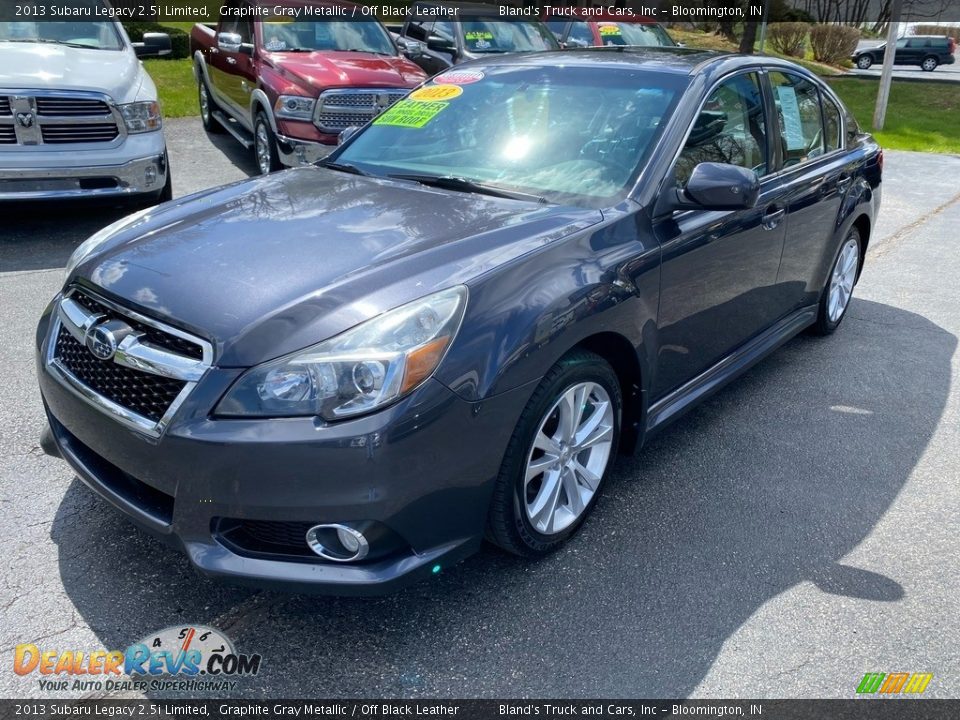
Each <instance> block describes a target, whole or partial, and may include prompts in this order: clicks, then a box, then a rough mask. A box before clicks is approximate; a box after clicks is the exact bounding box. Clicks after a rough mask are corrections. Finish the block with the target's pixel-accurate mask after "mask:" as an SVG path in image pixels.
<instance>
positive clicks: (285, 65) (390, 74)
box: [270, 51, 426, 89]
mask: <svg viewBox="0 0 960 720" xmlns="http://www.w3.org/2000/svg"><path fill="white" fill-rule="evenodd" d="M270 62H271V63H272V64H273V65H274V67H276V68H277V69H278V70H280V71H281V72H283V73H285V74H287V75H290V76H293V77H294V78H296V79H300V80H304V81H306V82H307V83H308V84H309V85H310V86H312V87H317V88H324V89H326V88H335V87H353V86H359V87H402V88H412V87H415V86H416V85H419V84H420V83H421V82H423V81H424V80H425V79H426V75H425V74H424V72H423V71H422V70H421V69H420V68H419V67H417V66H416V65H414V64H413V63H412V62H410V61H409V60H407V59H406V58H403V57H391V56H389V55H374V54H372V53H362V52H330V51H323V52H311V53H273V54H272V55H271V56H270Z"/></svg>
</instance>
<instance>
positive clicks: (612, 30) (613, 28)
mask: <svg viewBox="0 0 960 720" xmlns="http://www.w3.org/2000/svg"><path fill="white" fill-rule="evenodd" d="M622 34H623V33H622V32H621V31H620V26H619V25H601V26H600V35H622Z"/></svg>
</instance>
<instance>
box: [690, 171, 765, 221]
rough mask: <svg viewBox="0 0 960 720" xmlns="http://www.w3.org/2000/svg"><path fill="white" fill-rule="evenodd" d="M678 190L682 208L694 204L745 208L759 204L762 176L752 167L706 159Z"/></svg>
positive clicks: (717, 207)
mask: <svg viewBox="0 0 960 720" xmlns="http://www.w3.org/2000/svg"><path fill="white" fill-rule="evenodd" d="M677 194H678V196H679V199H680V203H679V204H680V205H681V207H683V208H689V207H690V206H691V204H693V205H694V206H695V207H700V208H704V209H707V210H745V209H747V208H752V207H753V206H754V205H756V204H757V198H758V197H759V196H760V178H759V177H757V174H756V173H755V172H754V171H753V170H748V169H747V168H742V167H739V166H737V165H727V164H726V163H713V162H703V163H700V164H699V165H697V166H696V167H695V168H694V169H693V172H692V173H691V174H690V179H689V180H688V181H687V185H686V187H685V188H683V190H681V191H678V193H677ZM684 201H687V202H686V203H684Z"/></svg>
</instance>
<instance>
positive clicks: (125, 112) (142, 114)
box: [118, 100, 163, 135]
mask: <svg viewBox="0 0 960 720" xmlns="http://www.w3.org/2000/svg"><path fill="white" fill-rule="evenodd" d="M118 107H119V108H120V114H121V115H122V116H123V124H124V125H126V126H127V132H128V133H129V134H131V135H135V134H137V133H145V132H152V131H153V130H159V129H160V128H161V127H162V126H163V120H162V119H161V118H160V104H159V103H158V102H157V101H156V100H150V101H148V102H134V103H127V104H126V105H119V106H118Z"/></svg>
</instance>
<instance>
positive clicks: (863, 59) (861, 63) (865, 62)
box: [857, 55, 873, 70]
mask: <svg viewBox="0 0 960 720" xmlns="http://www.w3.org/2000/svg"><path fill="white" fill-rule="evenodd" d="M871 65H873V58H872V57H870V56H869V55H861V56H860V57H858V58H857V67H858V68H860V69H861V70H869V69H870V66H871Z"/></svg>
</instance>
